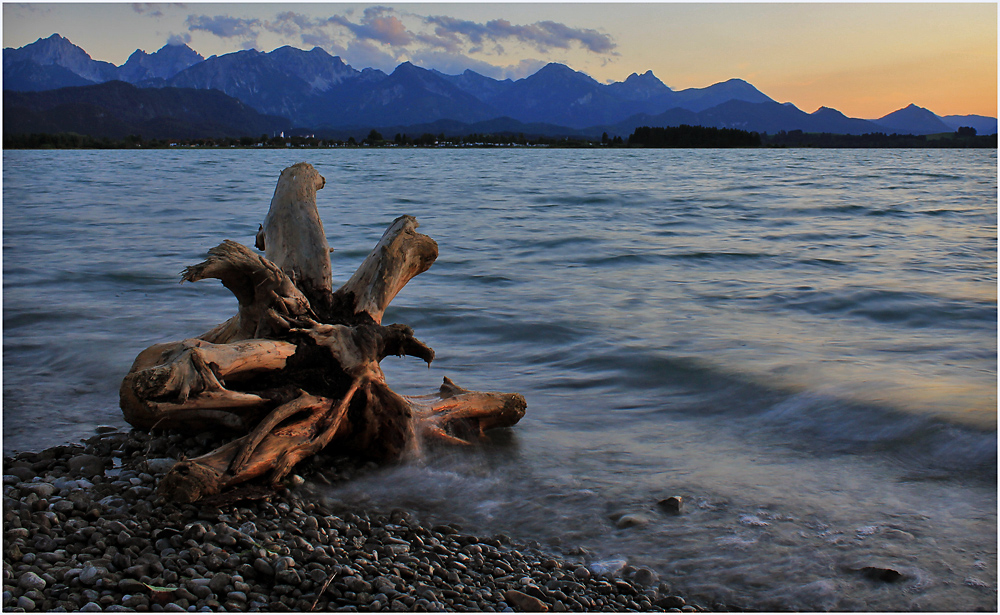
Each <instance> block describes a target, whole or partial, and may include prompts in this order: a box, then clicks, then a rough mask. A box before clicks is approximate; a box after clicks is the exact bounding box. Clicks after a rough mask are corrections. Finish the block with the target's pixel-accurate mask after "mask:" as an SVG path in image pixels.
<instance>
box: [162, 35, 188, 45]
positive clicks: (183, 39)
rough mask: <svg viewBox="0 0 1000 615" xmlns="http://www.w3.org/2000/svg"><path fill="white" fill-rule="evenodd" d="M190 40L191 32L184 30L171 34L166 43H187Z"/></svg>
mask: <svg viewBox="0 0 1000 615" xmlns="http://www.w3.org/2000/svg"><path fill="white" fill-rule="evenodd" d="M190 42H191V34H190V33H188V32H185V33H184V34H171V35H170V36H169V37H168V38H167V44H168V45H187V44H188V43H190Z"/></svg>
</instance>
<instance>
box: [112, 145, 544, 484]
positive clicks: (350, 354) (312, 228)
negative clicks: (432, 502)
mask: <svg viewBox="0 0 1000 615" xmlns="http://www.w3.org/2000/svg"><path fill="white" fill-rule="evenodd" d="M324 183H325V180H324V179H323V177H322V176H321V175H320V174H319V173H317V172H316V170H315V169H313V168H312V167H311V166H310V165H308V164H306V163H299V164H297V165H294V166H292V167H289V168H288V169H285V170H284V171H283V172H282V173H281V176H280V177H279V179H278V185H277V187H276V188H275V193H274V197H273V198H272V200H271V206H270V210H269V211H268V214H267V217H266V218H265V221H264V224H263V225H261V230H260V232H259V233H258V234H257V247H258V248H259V249H264V250H266V257H262V256H260V255H257V254H254V253H253V252H252V251H250V250H249V249H248V248H246V247H245V246H242V245H241V244H238V243H236V242H232V241H228V240H227V241H224V242H223V243H222V244H220V245H219V246H216V247H215V248H212V249H211V250H210V251H209V254H208V258H207V259H206V260H205V261H204V262H202V263H199V264H197V265H193V266H191V267H188V268H187V269H186V270H185V271H184V273H183V279H184V280H185V281H191V282H194V281H197V280H202V279H206V278H216V279H219V280H220V281H221V282H222V283H223V285H225V286H226V288H228V289H230V290H231V291H232V292H233V294H234V295H235V296H236V298H237V300H238V301H239V310H238V313H237V314H236V316H234V317H232V318H230V319H229V320H228V321H226V322H224V323H222V324H220V325H219V326H217V327H215V328H213V329H211V330H210V331H208V332H206V333H205V334H203V335H202V336H200V337H199V338H192V339H188V340H183V341H181V342H174V343H170V344H158V345H155V346H152V347H150V348H148V349H146V350H145V351H143V352H142V353H140V354H139V356H138V357H137V358H136V360H135V362H134V363H133V365H132V369H131V370H130V371H129V373H128V375H126V376H125V378H124V380H123V381H122V386H121V406H122V411H123V413H124V415H125V418H126V420H128V421H129V422H130V423H131V424H133V425H135V426H136V427H140V428H144V429H149V428H152V427H165V428H171V429H198V430H200V429H211V428H227V429H231V430H235V431H236V432H238V433H242V434H243V435H242V436H241V437H238V438H237V439H235V440H233V441H232V442H230V443H228V444H226V445H224V446H222V447H220V448H218V449H216V450H214V451H212V452H210V453H207V454H206V455H203V456H201V457H198V458H195V459H190V460H185V461H182V462H180V463H178V464H177V465H176V466H175V467H174V469H173V470H171V472H169V473H168V475H167V476H166V477H165V478H164V479H163V481H162V482H161V484H160V486H159V489H160V492H161V493H163V494H165V495H167V496H169V497H171V498H174V499H177V500H179V501H196V500H198V499H200V498H203V497H207V496H212V495H215V494H219V493H220V492H222V491H223V490H226V489H228V488H230V487H232V486H235V485H239V484H242V483H246V482H247V481H253V480H259V479H266V480H267V481H268V482H269V483H271V484H275V483H277V482H278V481H280V480H281V479H282V478H283V477H284V476H285V475H287V474H288V473H289V472H290V471H291V470H292V468H293V467H294V466H295V464H296V463H298V462H299V461H301V460H302V459H305V458H307V457H309V456H311V455H314V454H315V453H317V452H318V451H320V450H322V449H324V448H325V447H327V446H337V447H339V450H342V451H344V452H350V453H353V454H358V455H362V456H365V457H368V458H372V459H376V460H379V461H391V460H395V459H400V458H401V457H403V456H404V455H405V454H406V452H407V451H414V450H418V449H419V447H420V442H421V441H423V440H425V439H428V438H430V439H437V440H441V441H445V442H452V443H461V444H469V443H471V442H472V441H473V440H474V439H475V438H478V437H481V436H482V434H483V432H484V431H485V430H488V429H492V428H495V427H508V426H511V425H513V424H515V423H516V422H517V421H518V420H520V418H521V417H522V416H523V415H524V411H525V401H524V398H523V397H522V396H520V395H517V394H511V393H481V392H476V391H468V390H466V389H462V388H461V387H458V386H457V385H455V384H454V383H453V382H451V381H450V380H448V379H447V378H445V380H444V384H443V385H442V386H441V389H440V390H439V391H438V393H437V394H436V395H432V396H424V397H410V398H406V397H403V396H401V395H398V394H397V393H395V392H394V391H393V390H392V389H391V388H389V386H388V385H387V384H386V381H385V374H384V373H383V372H382V369H381V366H380V362H381V361H382V359H384V358H385V357H387V356H389V355H396V356H413V357H418V358H420V359H422V360H424V361H426V362H427V364H428V365H430V363H431V361H432V360H433V359H434V351H433V350H432V349H431V348H430V347H429V346H427V345H426V344H424V343H423V342H421V341H420V340H418V339H416V338H415V337H414V336H413V331H412V329H410V328H409V327H407V326H405V325H400V324H393V325H388V326H383V325H382V324H381V323H382V318H383V316H384V313H385V310H386V308H387V307H388V305H389V303H390V302H391V301H392V299H393V298H394V297H395V296H396V295H397V294H398V293H399V291H400V290H401V289H402V288H403V287H404V286H405V285H406V283H407V282H409V280H411V279H412V278H413V277H415V276H417V275H419V274H420V273H422V272H424V271H426V270H427V269H428V268H429V267H430V266H431V264H433V262H434V260H435V259H436V258H437V253H438V248H437V243H435V242H434V240H433V239H431V238H430V237H428V236H426V235H422V234H420V233H417V232H416V228H417V226H418V225H417V221H416V220H415V219H414V218H413V217H411V216H401V217H399V218H397V219H396V220H395V221H393V223H392V224H391V225H390V226H389V228H388V229H387V230H386V232H385V233H384V234H383V236H382V238H381V239H380V240H379V242H378V244H377V245H376V246H375V248H374V249H373V250H372V251H371V253H370V254H369V255H368V257H367V258H366V259H365V260H364V262H363V263H362V264H361V266H360V267H359V268H358V270H357V271H356V272H355V274H354V275H353V276H352V277H351V278H350V279H349V280H348V281H347V283H345V284H344V285H343V286H342V287H341V288H340V289H338V290H337V291H336V292H332V291H331V288H332V282H331V274H330V261H329V253H330V249H329V247H328V246H327V243H326V237H325V235H324V233H323V227H322V223H321V221H320V219H319V214H318V209H317V207H316V191H317V190H318V189H320V188H322V187H323V185H324Z"/></svg>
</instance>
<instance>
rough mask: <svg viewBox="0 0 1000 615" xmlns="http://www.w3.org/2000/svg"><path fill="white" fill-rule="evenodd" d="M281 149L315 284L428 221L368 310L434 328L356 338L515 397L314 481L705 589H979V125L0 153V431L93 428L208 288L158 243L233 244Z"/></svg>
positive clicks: (982, 452)
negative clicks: (393, 452) (758, 139)
mask: <svg viewBox="0 0 1000 615" xmlns="http://www.w3.org/2000/svg"><path fill="white" fill-rule="evenodd" d="M302 160H305V161H307V162H310V163H311V164H313V165H314V166H315V167H316V168H317V169H318V170H319V172H320V173H321V174H323V175H324V176H325V177H326V180H327V184H326V187H325V188H324V189H323V190H321V191H320V192H319V194H318V202H319V209H320V214H321V216H322V218H323V220H324V223H325V228H326V232H327V235H328V240H329V243H330V245H331V246H332V247H334V248H335V250H336V251H335V253H334V254H333V255H332V262H333V268H334V281H335V283H340V282H343V281H346V279H347V278H348V277H349V276H350V274H351V273H352V272H353V271H354V269H355V268H356V267H357V265H358V264H360V262H361V260H362V259H363V258H364V256H365V255H366V254H367V252H368V251H369V250H370V249H371V247H372V246H374V244H375V243H376V241H377V240H378V239H379V237H380V236H381V234H382V231H383V230H384V229H385V227H386V226H387V225H388V224H389V223H390V222H391V221H392V220H393V219H394V218H395V217H396V216H398V215H400V214H404V213H405V214H411V215H414V216H416V217H417V219H418V220H419V221H420V223H421V231H422V232H424V233H427V234H429V235H430V236H432V237H433V238H434V239H435V240H436V241H437V242H438V244H439V247H440V256H439V258H438V260H437V262H436V263H435V264H434V266H433V267H432V268H431V269H430V271H428V272H426V273H424V274H422V275H420V276H418V277H417V278H415V279H414V280H413V281H411V282H410V284H409V285H408V286H407V287H406V288H405V289H404V290H403V292H402V293H400V295H399V296H398V297H397V298H396V300H395V301H394V303H393V306H392V307H391V309H390V310H389V312H388V313H387V316H386V319H385V321H386V322H387V323H391V322H402V323H407V324H409V325H411V326H412V327H413V328H414V329H415V331H416V334H417V336H418V337H419V338H420V339H421V340H423V341H424V342H426V343H427V344H429V345H430V346H432V347H433V348H434V349H435V351H436V352H437V359H436V360H435V362H434V364H433V366H432V367H431V368H430V369H427V368H426V367H425V366H423V364H422V363H421V362H420V361H419V360H418V359H413V358H409V359H399V358H394V357H390V358H387V359H386V360H385V361H384V362H383V367H384V368H385V370H386V373H387V377H388V379H389V384H390V385H391V386H393V388H394V389H396V390H397V391H399V392H401V393H404V394H424V393H429V392H432V391H434V390H436V388H437V386H438V385H439V384H440V382H441V378H442V376H449V377H451V378H452V379H454V380H455V381H456V382H457V383H458V384H460V385H462V386H464V387H466V388H472V389H480V390H502V391H516V392H520V393H522V394H524V395H525V397H526V398H527V401H528V412H527V415H526V416H525V418H524V419H523V420H522V421H521V422H520V423H519V424H518V425H517V426H516V427H515V428H514V429H512V430H510V432H509V433H503V434H501V435H500V436H499V437H496V438H494V441H493V442H492V443H491V444H490V446H488V447H485V448H483V449H477V450H473V451H464V450H447V451H444V452H438V453H436V454H434V455H432V456H430V457H428V458H426V459H424V460H423V461H422V462H419V463H413V464H410V465H406V466H402V467H395V468H389V469H386V470H383V471H380V472H377V473H375V474H374V475H373V476H369V477H366V478H364V479H362V480H359V481H355V482H353V483H351V484H349V485H348V486H346V487H342V488H340V489H337V490H333V491H331V492H330V493H329V494H328V495H329V496H330V497H332V498H334V499H335V500H341V501H345V502H358V501H361V502H367V503H369V504H370V505H372V506H375V507H382V508H386V509H388V508H392V507H397V506H401V507H407V508H410V509H411V510H414V511H416V512H417V513H418V514H419V515H422V516H426V517H434V518H440V519H443V520H447V521H456V520H457V521H459V522H460V523H462V524H463V525H464V526H465V527H466V528H467V529H468V530H470V531H473V530H474V531H478V532H483V533H489V532H504V533H507V534H510V535H512V536H514V537H516V538H518V539H520V540H525V541H531V540H535V541H538V542H539V543H541V544H543V545H545V546H546V547H548V548H551V549H554V550H564V551H574V552H575V553H576V555H575V556H574V557H579V558H584V559H586V560H587V561H589V562H591V563H593V564H595V565H601V564H603V565H614V563H613V562H615V561H616V560H624V561H627V562H628V563H629V564H631V565H635V566H640V565H645V566H649V567H651V568H653V569H654V570H656V571H658V572H659V573H660V574H661V576H662V578H663V579H664V580H667V581H668V582H669V583H671V584H672V585H673V586H674V587H676V588H677V589H678V590H680V591H684V592H687V593H688V594H690V595H695V596H701V597H702V599H703V600H704V601H705V602H709V603H710V602H711V601H714V600H720V601H723V602H726V603H729V604H732V605H743V606H755V607H758V608H765V609H797V610H829V609H834V610H879V611H887V610H939V611H940V610H944V611H971V610H976V609H985V610H990V611H994V610H996V607H997V525H996V519H997V514H996V513H997V482H996V480H997V432H996V410H997V396H996V393H997V156H996V151H995V150H990V151H981V150H977V151H957V150H956V151H931V150H879V151H872V150H817V151H810V150H725V151H718V150H698V151H678V150H638V151H637V150H610V151H601V150H512V149H511V150H508V149H504V150H381V149H380V150H351V151H347V150H329V151H319V150H298V151H293V150H287V151H277V150H267V151H249V150H230V151H225V150H210V151H205V150H187V151H173V150H171V151H148V152H142V151H138V152H135V151H128V152H126V151H106V152H102V151H57V152H43V151H5V152H4V154H3V318H4V338H3V436H4V440H3V445H4V450H5V452H10V451H13V450H37V449H41V448H43V447H47V446H51V445H55V444H59V443H63V442H72V441H78V440H79V439H81V438H83V437H86V436H88V435H90V434H91V433H93V429H94V427H95V426H96V425H100V424H113V425H118V426H122V427H124V426H125V423H124V422H123V420H122V419H121V415H120V411H119V410H118V385H119V383H120V382H121V378H122V376H123V375H124V374H125V373H126V371H127V370H128V368H129V366H130V364H131V362H132V360H133V359H134V358H135V356H136V354H138V353H139V352H140V351H141V350H142V349H144V348H146V347H147V346H149V345H151V344H154V343H158V342H165V341H171V340H179V339H183V338H185V337H190V336H194V335H198V334H200V333H202V332H204V331H206V330H208V329H209V328H211V327H212V326H214V325H216V324H218V323H219V322H222V321H224V320H225V319H227V318H228V317H229V316H231V315H232V314H233V313H235V309H236V302H235V299H234V298H233V297H232V296H231V295H230V294H229V292H228V291H226V290H225V289H224V288H223V287H222V286H221V285H220V284H218V283H217V282H215V281H206V282H201V283H197V284H184V285H179V284H178V280H179V273H180V271H181V270H182V269H183V268H184V267H186V266H187V265H190V264H194V263H197V262H199V261H200V260H202V258H203V257H204V255H205V252H206V251H207V250H208V248H210V247H213V246H215V245H217V244H219V243H221V242H222V240H224V239H234V240H237V241H240V242H243V243H245V244H247V245H251V246H252V245H253V238H254V234H255V233H256V231H257V227H258V224H259V223H260V222H261V221H262V220H263V217H264V214H265V213H266V211H267V208H268V203H269V201H270V197H271V195H272V193H273V191H274V185H275V182H276V180H277V178H278V175H279V173H280V171H281V169H282V168H284V167H286V166H289V165H290V164H293V163H295V162H299V161H302ZM671 495H681V496H683V498H684V501H685V513H684V514H682V515H680V516H668V515H666V514H664V513H662V512H660V511H659V509H658V508H657V505H656V503H657V501H658V500H660V499H662V498H665V497H667V496H671ZM623 512H624V513H633V514H636V515H640V516H643V517H645V518H646V520H647V521H648V522H647V523H646V524H644V525H641V526H637V527H631V528H627V529H618V528H617V527H615V524H614V523H613V522H612V521H611V520H610V519H609V516H611V515H614V514H616V513H623ZM581 548H582V549H583V550H582V551H581V550H580V549H581ZM866 565H884V566H888V567H892V568H894V569H896V570H898V571H900V572H902V573H904V575H905V578H904V579H903V580H901V581H899V582H897V583H880V582H876V581H872V580H869V579H867V578H865V577H864V576H863V575H861V574H860V573H858V572H857V570H858V569H859V568H861V567H863V566H866Z"/></svg>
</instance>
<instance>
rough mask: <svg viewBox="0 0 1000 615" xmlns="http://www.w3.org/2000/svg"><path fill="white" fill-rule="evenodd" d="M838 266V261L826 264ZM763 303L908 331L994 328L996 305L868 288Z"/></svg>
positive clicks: (783, 296)
mask: <svg viewBox="0 0 1000 615" xmlns="http://www.w3.org/2000/svg"><path fill="white" fill-rule="evenodd" d="M828 264H831V265H840V264H841V263H839V261H834V262H831V263H828ZM763 299H764V301H766V302H769V303H771V304H773V305H775V306H779V307H783V308H787V309H793V310H801V311H804V312H808V313H810V314H819V315H836V316H853V317H859V318H865V319H868V320H871V321H873V322H876V323H879V324H888V325H895V326H901V327H909V328H924V327H933V328H942V327H943V328H948V329H956V328H957V329H980V328H989V327H990V326H993V327H994V330H995V326H996V321H997V306H996V303H995V302H993V303H989V302H984V301H974V300H968V299H967V300H958V299H950V298H946V297H940V296H936V295H932V294H928V293H920V292H912V291H894V290H882V289H871V288H853V289H844V290H841V291H838V292H833V291H820V290H801V291H797V292H781V293H774V294H772V295H770V296H767V297H764V298H763Z"/></svg>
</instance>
